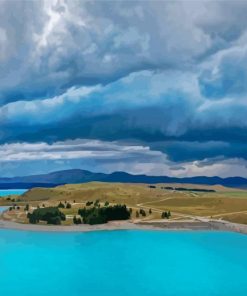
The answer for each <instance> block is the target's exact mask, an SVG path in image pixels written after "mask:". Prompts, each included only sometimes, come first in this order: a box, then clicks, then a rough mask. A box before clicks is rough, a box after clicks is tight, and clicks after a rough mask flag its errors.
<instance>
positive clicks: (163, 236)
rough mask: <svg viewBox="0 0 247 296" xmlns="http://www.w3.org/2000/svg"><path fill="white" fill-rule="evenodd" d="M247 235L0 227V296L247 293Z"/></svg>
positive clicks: (229, 295)
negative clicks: (55, 231)
mask: <svg viewBox="0 0 247 296" xmlns="http://www.w3.org/2000/svg"><path fill="white" fill-rule="evenodd" d="M246 251H247V236H246V235H241V234H238V233H228V232H161V231H132V230H126V231H103V232H90V233H52V232H40V233H38V232H26V231H14V230H0V264H1V268H0V295H5V296H16V295H22V296H33V295H36V296H41V295H42V296H43V295H44V296H50V295H59V296H65V295H66V296H79V295H91V296H96V295H104V296H111V295H112V296H132V295H133V296H134V295H135V296H136V295H142V296H147V295H150V296H165V295H169V296H180V295H181V296H192V295H195V296H198V295H200V296H216V295H217V296H233V295H238V296H246V295H247V281H246V280H247V252H246Z"/></svg>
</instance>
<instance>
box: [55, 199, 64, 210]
mask: <svg viewBox="0 0 247 296" xmlns="http://www.w3.org/2000/svg"><path fill="white" fill-rule="evenodd" d="M57 207H58V208H60V209H64V208H65V205H64V204H63V203H62V202H61V201H60V203H59V204H58V206H57Z"/></svg>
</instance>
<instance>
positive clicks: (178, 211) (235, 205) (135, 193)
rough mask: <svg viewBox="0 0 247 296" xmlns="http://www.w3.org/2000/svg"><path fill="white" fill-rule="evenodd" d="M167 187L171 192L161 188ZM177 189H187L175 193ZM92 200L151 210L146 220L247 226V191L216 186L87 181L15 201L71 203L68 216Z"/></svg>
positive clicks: (31, 192)
mask: <svg viewBox="0 0 247 296" xmlns="http://www.w3.org/2000/svg"><path fill="white" fill-rule="evenodd" d="M169 187H172V189H169V190H168V189H164V188H169ZM178 188H180V189H181V188H182V189H183V188H186V189H187V190H186V191H179V190H176V189H178ZM193 189H195V190H193ZM198 190H199V191H198ZM200 190H201V191H200ZM203 190H206V191H205V192H204V191H203ZM208 190H212V192H208ZM17 200H18V201H17ZM95 200H99V201H100V203H102V204H104V203H105V202H106V201H108V202H109V203H112V204H116V203H119V204H120V203H121V204H126V205H127V206H128V207H131V208H133V212H134V214H135V211H137V210H140V209H144V210H145V211H146V212H148V211H149V209H151V210H152V215H147V217H143V218H142V219H145V220H147V219H160V218H161V213H162V212H163V211H167V210H170V211H171V212H172V217H171V219H192V218H193V217H194V216H201V217H212V218H217V219H220V218H222V219H225V220H229V221H232V222H240V223H246V224H247V191H245V190H240V189H231V188H227V187H223V186H219V185H215V186H207V185H195V184H178V183H176V184H174V183H172V184H169V183H166V184H163V183H162V184H155V185H151V188H150V185H148V184H125V183H104V182H102V183H101V182H90V183H83V184H67V185H62V186H57V187H55V188H33V189H31V190H29V191H27V192H26V193H24V194H23V195H21V196H19V197H18V198H16V201H17V203H19V204H20V205H24V204H26V203H29V204H30V205H31V206H37V205H40V206H42V205H43V204H45V206H56V205H57V204H58V203H59V202H60V201H62V202H65V201H67V202H70V203H71V204H72V208H71V209H64V210H63V211H64V212H65V214H67V215H74V214H76V213H77V211H78V208H80V207H83V206H85V203H86V202H87V201H95ZM6 202H7V201H6V199H4V198H2V199H1V200H0V203H2V204H6ZM9 203H10V202H9ZM10 204H11V203H10ZM19 217H22V215H21V214H20V215H19ZM132 218H135V216H134V215H133V217H132Z"/></svg>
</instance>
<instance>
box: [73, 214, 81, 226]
mask: <svg viewBox="0 0 247 296" xmlns="http://www.w3.org/2000/svg"><path fill="white" fill-rule="evenodd" d="M73 222H74V224H81V223H82V221H81V218H77V217H76V216H74V218H73Z"/></svg>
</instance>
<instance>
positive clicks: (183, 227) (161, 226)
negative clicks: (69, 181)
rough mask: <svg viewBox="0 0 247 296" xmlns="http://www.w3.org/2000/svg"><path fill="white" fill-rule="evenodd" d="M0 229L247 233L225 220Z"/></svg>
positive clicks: (7, 225)
mask: <svg viewBox="0 0 247 296" xmlns="http://www.w3.org/2000/svg"><path fill="white" fill-rule="evenodd" d="M0 229H13V230H24V231H43V232H50V231H51V232H90V231H104V230H162V231H233V232H239V233H243V234H247V225H243V224H236V223H231V222H227V221H210V222H203V221H176V222H174V221H164V222H163V221H149V222H136V223H134V222H130V221H111V222H108V223H106V224H99V225H85V224H82V225H72V226H62V225H61V226H57V225H34V224H21V223H17V222H12V221H6V220H0Z"/></svg>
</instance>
